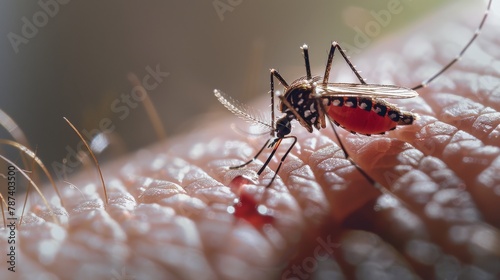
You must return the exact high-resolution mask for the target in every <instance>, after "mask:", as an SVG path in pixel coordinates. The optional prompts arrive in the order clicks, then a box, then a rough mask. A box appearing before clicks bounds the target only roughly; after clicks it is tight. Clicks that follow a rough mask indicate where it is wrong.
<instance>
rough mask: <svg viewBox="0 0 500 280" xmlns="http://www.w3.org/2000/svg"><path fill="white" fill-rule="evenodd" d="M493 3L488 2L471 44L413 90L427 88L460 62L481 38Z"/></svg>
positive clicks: (468, 43) (470, 41)
mask: <svg viewBox="0 0 500 280" xmlns="http://www.w3.org/2000/svg"><path fill="white" fill-rule="evenodd" d="M491 2H493V0H490V1H489V2H488V6H487V7H486V11H484V15H483V18H482V19H481V23H479V26H478V27H477V29H476V31H475V32H474V35H472V37H471V38H470V40H469V42H467V44H466V45H465V46H464V47H463V49H462V50H461V51H460V52H459V53H458V55H457V56H456V57H455V58H454V59H453V60H451V61H450V62H448V64H446V65H445V66H444V67H443V68H441V70H439V71H438V72H437V73H436V74H434V75H432V76H431V77H430V78H428V79H427V80H425V81H423V82H422V83H420V84H419V85H417V86H414V87H412V89H413V90H417V89H420V88H423V87H426V86H427V85H428V84H429V83H431V82H432V81H433V80H434V79H436V78H437V77H439V76H440V75H441V74H443V72H445V71H446V70H448V68H450V67H451V66H452V65H453V64H455V63H456V62H457V61H459V60H460V59H461V58H462V56H463V55H464V53H465V51H467V49H468V48H469V47H470V45H471V44H472V43H473V42H474V41H475V40H476V38H477V37H478V36H479V33H481V29H483V25H484V23H485V22H486V18H487V17H488V14H489V12H490V8H491Z"/></svg>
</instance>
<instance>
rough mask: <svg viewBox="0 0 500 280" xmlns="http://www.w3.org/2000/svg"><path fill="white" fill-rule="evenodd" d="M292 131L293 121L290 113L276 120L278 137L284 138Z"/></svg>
mask: <svg viewBox="0 0 500 280" xmlns="http://www.w3.org/2000/svg"><path fill="white" fill-rule="evenodd" d="M290 132H292V123H291V119H290V116H289V115H285V116H283V117H281V118H279V119H278V120H277V121H276V137H278V138H283V137H285V136H286V135H288V134H290Z"/></svg>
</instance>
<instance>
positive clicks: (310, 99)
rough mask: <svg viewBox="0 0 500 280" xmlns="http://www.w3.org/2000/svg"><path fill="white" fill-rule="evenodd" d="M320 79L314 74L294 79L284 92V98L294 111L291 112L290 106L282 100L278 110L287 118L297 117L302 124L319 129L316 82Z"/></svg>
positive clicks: (319, 116) (319, 117)
mask: <svg viewBox="0 0 500 280" xmlns="http://www.w3.org/2000/svg"><path fill="white" fill-rule="evenodd" d="M322 79H323V78H322V77H320V76H314V77H312V79H307V78H306V77H302V78H299V79H297V80H295V81H294V82H293V83H292V84H291V85H290V86H289V87H288V88H286V89H285V93H284V97H285V99H286V100H287V101H288V103H289V105H290V106H291V107H292V108H293V109H294V111H295V112H292V110H291V108H289V107H288V106H287V105H286V104H284V103H283V102H281V103H280V106H279V108H280V111H281V112H283V113H285V114H287V116H289V117H288V118H291V119H299V122H300V123H301V124H302V125H303V126H306V127H316V128H317V129H320V127H321V125H320V121H321V120H320V119H321V115H320V108H319V107H318V105H319V104H318V102H317V101H318V100H319V99H318V96H317V93H316V83H318V82H319V81H321V80H322ZM297 115H298V116H297Z"/></svg>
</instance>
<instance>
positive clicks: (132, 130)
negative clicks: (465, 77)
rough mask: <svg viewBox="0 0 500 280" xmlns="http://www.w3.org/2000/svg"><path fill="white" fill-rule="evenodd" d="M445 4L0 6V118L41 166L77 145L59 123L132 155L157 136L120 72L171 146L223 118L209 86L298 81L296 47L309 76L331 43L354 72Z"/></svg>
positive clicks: (254, 91) (241, 94)
mask: <svg viewBox="0 0 500 280" xmlns="http://www.w3.org/2000/svg"><path fill="white" fill-rule="evenodd" d="M446 2H447V1H436V0H421V1H411V0H382V1H361V0H357V1H353V0H349V1H347V0H342V1H326V0H324V1H285V0H276V1H249V0H210V1H116V0H115V1H68V0H64V1H63V0H59V1H57V0H40V1H2V2H1V3H0V13H1V14H2V16H1V17H0V21H1V23H0V29H1V32H0V34H2V35H3V36H2V37H1V38H2V39H1V40H0V61H1V62H2V64H1V66H0V84H1V91H0V109H1V110H4V111H5V112H6V113H7V114H8V115H9V116H10V117H12V119H14V121H15V122H17V123H18V125H19V126H20V128H21V129H22V130H23V131H24V133H25V134H26V137H27V139H28V140H29V142H30V144H31V146H32V147H37V154H38V155H39V157H41V158H42V160H43V161H44V162H45V163H46V165H48V166H49V167H50V166H51V163H53V162H62V159H63V158H64V157H66V156H67V155H68V153H69V152H68V151H69V150H77V149H78V148H80V147H78V146H77V145H78V144H77V143H78V142H79V140H78V138H77V137H76V136H75V134H74V132H73V131H71V129H70V128H69V127H68V125H67V124H66V123H65V122H64V120H63V117H67V118H68V119H70V120H71V121H72V122H73V123H74V124H75V125H76V126H77V127H78V128H79V129H80V130H83V129H85V130H86V131H88V132H89V134H90V135H92V132H93V131H94V132H95V131H98V130H99V129H100V127H101V128H102V127H107V128H110V127H112V128H113V134H114V135H115V136H116V137H115V138H113V139H114V140H113V141H115V144H116V145H115V147H119V150H120V151H132V150H135V149H137V148H139V147H143V146H145V145H148V144H151V143H153V142H155V141H157V139H158V138H157V136H156V134H155V132H154V130H153V127H152V125H151V122H150V120H149V119H148V117H147V114H146V110H145V109H144V106H143V101H142V100H139V101H137V100H136V99H134V94H135V92H134V91H133V88H134V87H133V85H132V84H131V83H130V82H129V80H128V79H127V74H128V73H130V72H133V73H135V74H136V75H137V77H138V78H139V79H140V80H141V81H142V80H144V79H146V80H147V83H148V85H149V86H150V90H149V96H150V98H151V100H152V101H153V103H154V105H155V107H156V109H157V110H158V113H159V115H160V118H161V120H162V122H163V125H164V128H165V130H166V133H167V135H168V136H169V137H170V136H173V135H176V134H179V133H183V132H188V131H190V130H191V129H193V127H194V126H195V125H196V123H197V122H198V121H199V120H200V116H201V115H205V114H207V113H210V112H216V111H224V110H225V109H224V108H223V107H222V106H220V105H219V104H217V101H216V99H215V98H214V96H213V89H214V88H218V89H221V90H223V91H224V92H226V93H228V94H230V95H231V96H233V97H235V98H237V99H239V100H240V101H243V102H250V101H251V100H252V99H253V98H256V97H258V96H262V95H264V94H266V93H267V92H268V90H269V69H270V68H276V69H278V70H279V71H280V73H281V74H282V75H283V76H284V77H285V79H287V80H289V81H291V80H293V79H294V78H297V77H299V76H302V75H304V73H303V72H304V69H303V60H302V57H301V51H300V49H299V47H300V46H301V45H302V44H304V43H307V44H309V46H310V53H311V64H312V65H313V68H314V69H322V68H323V67H324V64H325V62H326V55H327V51H328V49H329V45H330V43H331V41H333V40H336V41H338V42H339V43H340V44H341V45H342V46H343V47H344V48H345V49H347V51H348V52H349V53H350V54H351V55H352V56H353V59H354V60H355V61H356V64H357V65H358V68H359V69H363V63H362V61H357V60H356V59H355V58H356V57H358V56H359V57H361V56H362V53H363V52H364V50H366V49H368V48H370V46H372V45H373V44H374V43H375V42H376V41H377V40H381V39H382V38H383V37H384V36H386V35H388V34H393V33H394V32H398V31H401V30H404V28H405V27H406V26H408V25H409V24H410V23H411V22H413V21H415V20H418V19H419V18H422V17H425V15H426V14H428V13H430V12H432V11H433V10H435V9H438V8H440V6H442V5H444V4H445V3H446ZM464 2H467V1H464ZM481 3H482V2H481ZM479 16H480V15H478V14H471V17H474V18H479ZM452 19H453V15H450V18H449V19H443V21H446V20H452ZM341 64H342V63H337V64H336V65H337V66H339V65H341ZM339 69H343V68H342V67H340V68H339ZM154 73H156V74H154ZM167 73H168V74H167ZM147 77H149V78H147ZM135 97H137V95H135ZM103 120H104V121H103ZM103 122H104V123H103ZM0 137H1V138H6V137H8V138H10V137H9V136H8V134H7V133H6V131H5V130H4V129H3V128H2V129H0ZM68 147H69V148H68ZM68 149H69V150H68ZM115 149H117V148H115ZM49 169H50V168H49Z"/></svg>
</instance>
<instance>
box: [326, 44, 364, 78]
mask: <svg viewBox="0 0 500 280" xmlns="http://www.w3.org/2000/svg"><path fill="white" fill-rule="evenodd" d="M336 49H338V50H339V52H340V54H341V55H342V57H343V58H344V60H345V62H346V63H347V65H349V67H350V68H351V70H352V72H353V73H354V75H356V77H357V78H358V80H359V82H360V83H362V84H364V85H366V82H365V80H364V79H363V77H361V74H359V71H358V70H356V67H355V66H354V64H352V62H351V61H350V60H349V57H348V56H347V55H346V54H345V52H344V50H342V47H341V46H340V45H339V44H338V43H337V42H333V43H332V46H331V47H330V52H329V53H328V61H327V63H326V68H325V76H323V83H325V84H326V83H328V76H330V70H331V68H332V61H333V56H334V54H335V50H336Z"/></svg>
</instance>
